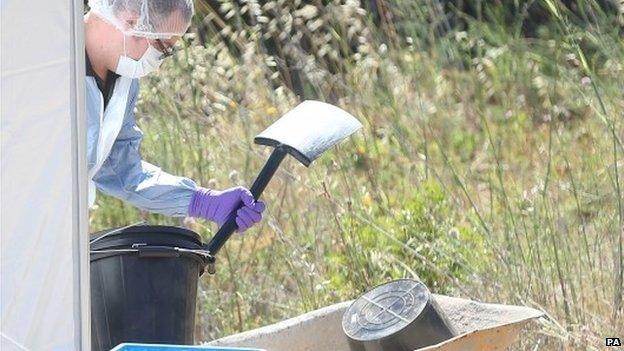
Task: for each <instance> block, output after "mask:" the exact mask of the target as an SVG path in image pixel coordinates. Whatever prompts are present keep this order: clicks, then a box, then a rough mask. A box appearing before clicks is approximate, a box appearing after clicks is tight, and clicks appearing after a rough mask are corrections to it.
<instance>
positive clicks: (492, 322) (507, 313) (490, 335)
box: [208, 294, 543, 351]
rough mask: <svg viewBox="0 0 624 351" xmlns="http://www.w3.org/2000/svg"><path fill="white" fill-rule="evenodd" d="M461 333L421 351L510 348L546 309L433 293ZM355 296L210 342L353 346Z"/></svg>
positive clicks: (279, 348) (291, 349)
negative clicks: (348, 319) (350, 319)
mask: <svg viewBox="0 0 624 351" xmlns="http://www.w3.org/2000/svg"><path fill="white" fill-rule="evenodd" d="M433 298H434V299H435V300H436V302H437V303H438V305H439V306H440V307H441V309H442V313H443V314H444V315H445V316H446V317H447V318H448V319H449V321H450V322H451V324H452V326H453V327H454V328H455V330H457V332H458V335H457V336H456V337H454V338H452V339H449V340H446V341H444V342H442V343H439V344H436V345H432V346H428V347H425V348H420V349H418V351H425V350H426V351H433V350H436V351H438V350H439V351H454V350H462V351H473V350H474V351H488V350H491V351H494V350H506V349H507V348H508V347H509V346H510V345H512V344H513V343H514V342H515V341H516V340H517V338H518V336H519V333H520V331H521V330H522V328H523V327H524V326H525V325H526V323H528V322H529V321H530V320H532V319H535V318H539V317H541V316H543V313H542V312H540V311H538V310H535V309H533V308H529V307H523V306H510V305H500V304H490V303H481V302H476V301H472V300H466V299H461V298H455V297H449V296H444V295H436V294H433ZM351 302H352V301H345V302H341V303H338V304H335V305H331V306H327V307H324V308H321V309H318V310H315V311H312V312H308V313H305V314H302V315H300V316H297V317H294V318H291V319H287V320H284V321H281V322H278V323H275V324H271V325H268V326H265V327H262V328H258V329H253V330H249V331H246V332H242V333H239V334H234V335H230V336H226V337H224V338H221V339H217V340H214V341H212V342H210V343H208V345H215V346H239V347H258V348H263V349H266V350H267V351H316V350H335V351H349V345H348V344H347V339H346V337H345V336H344V334H343V332H342V315H343V313H344V311H345V310H346V309H347V307H349V305H350V304H351Z"/></svg>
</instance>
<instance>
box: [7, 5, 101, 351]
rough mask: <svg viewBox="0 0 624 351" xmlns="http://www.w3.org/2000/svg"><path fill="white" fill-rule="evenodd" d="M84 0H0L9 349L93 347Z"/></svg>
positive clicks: (77, 348) (79, 348) (9, 350)
mask: <svg viewBox="0 0 624 351" xmlns="http://www.w3.org/2000/svg"><path fill="white" fill-rule="evenodd" d="M82 8H83V4H82V0H34V1H24V0H0V11H1V13H0V15H1V18H0V20H1V21H0V26H1V34H0V36H1V45H2V46H1V54H0V65H1V85H0V89H1V93H0V95H1V103H0V112H1V113H0V118H1V119H0V279H1V281H0V349H1V350H2V351H12V350H81V349H82V350H88V349H89V304H88V303H89V301H88V298H89V290H88V288H89V281H88V268H89V265H88V236H87V206H86V200H87V199H86V178H87V177H86V156H85V155H86V153H85V151H84V149H85V144H86V134H85V121H84V112H83V110H84V104H83V95H84V85H83V84H84V44H83V39H82V38H83V26H82V11H83V10H82Z"/></svg>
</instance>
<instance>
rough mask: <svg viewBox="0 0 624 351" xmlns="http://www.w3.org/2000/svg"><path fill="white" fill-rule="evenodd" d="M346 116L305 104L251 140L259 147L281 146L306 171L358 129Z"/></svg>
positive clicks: (327, 107) (321, 104)
mask: <svg viewBox="0 0 624 351" xmlns="http://www.w3.org/2000/svg"><path fill="white" fill-rule="evenodd" d="M361 127H362V124H361V123H360V122H359V121H358V120H357V119H356V118H355V117H353V116H352V115H351V114H349V113H348V112H346V111H344V110H342V109H340V108H338V107H336V106H333V105H330V104H327V103H324V102H320V101H315V100H306V101H304V102H302V103H301V104H299V105H297V107H295V108H294V109H292V110H290V111H289V112H288V113H286V114H285V115H284V116H283V117H282V118H280V119H279V120H277V122H275V123H273V124H272V125H271V126H269V127H268V128H267V129H265V130H264V131H263V132H262V133H260V134H258V135H257V136H256V137H255V138H254V142H255V143H256V144H260V145H267V146H273V147H278V146H280V145H281V146H282V147H283V148H284V149H285V150H286V151H287V152H288V153H289V154H291V155H292V156H293V157H294V158H296V159H297V160H299V162H301V163H303V164H304V165H305V166H306V167H307V166H309V165H310V163H312V161H314V160H315V159H316V158H317V157H319V156H320V155H321V154H322V153H323V152H325V151H327V150H328V149H329V148H331V147H332V146H334V145H335V144H337V143H338V142H340V141H341V140H343V139H344V138H346V137H348V136H349V135H351V134H353V133H354V132H355V131H357V130H358V129H360V128H361Z"/></svg>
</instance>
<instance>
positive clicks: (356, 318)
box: [342, 279, 431, 341]
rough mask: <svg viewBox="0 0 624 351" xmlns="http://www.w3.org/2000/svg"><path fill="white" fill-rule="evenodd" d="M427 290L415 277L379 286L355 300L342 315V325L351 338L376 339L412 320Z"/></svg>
mask: <svg viewBox="0 0 624 351" xmlns="http://www.w3.org/2000/svg"><path fill="white" fill-rule="evenodd" d="M430 296H431V295H430V293H429V289H427V287H426V286H425V285H424V284H423V283H421V282H419V281H416V280H412V279H400V280H394V281H391V282H388V283H385V284H382V285H379V286H377V287H375V288H373V289H372V290H370V291H368V292H367V293H365V294H364V295H362V296H361V297H360V298H358V299H357V300H355V301H354V302H353V303H352V304H351V306H349V308H347V311H346V312H345V313H344V315H343V317H342V328H343V330H344V332H345V334H347V336H348V337H350V338H351V339H353V340H359V341H370V340H379V339H382V338H385V337H388V336H390V335H393V334H395V333H397V332H399V331H400V330H402V329H403V328H405V327H406V326H408V325H410V324H411V323H412V322H413V321H414V320H416V319H417V318H418V317H419V316H420V314H421V312H422V311H423V309H424V308H425V306H426V305H427V303H428V302H429V299H430Z"/></svg>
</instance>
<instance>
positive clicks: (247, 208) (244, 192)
mask: <svg viewBox="0 0 624 351" xmlns="http://www.w3.org/2000/svg"><path fill="white" fill-rule="evenodd" d="M241 205H244V206H242V207H241ZM264 209H265V204H264V202H262V201H256V200H255V199H254V197H253V195H252V194H251V192H250V191H249V190H248V189H247V188H244V187H242V186H237V187H234V188H229V189H225V190H223V191H218V190H213V189H206V188H201V187H200V188H198V189H197V190H196V191H195V193H194V194H193V198H192V199H191V203H190V205H189V210H188V214H189V216H191V217H199V218H204V219H207V220H209V221H213V222H215V223H217V224H218V225H219V226H222V225H223V223H225V221H226V220H227V219H228V217H229V216H230V213H232V212H233V211H234V210H237V211H236V225H237V226H238V229H237V231H238V232H240V233H242V232H244V231H246V230H247V229H249V228H250V227H251V226H253V225H254V224H256V223H258V222H260V220H262V212H263V211H264Z"/></svg>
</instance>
